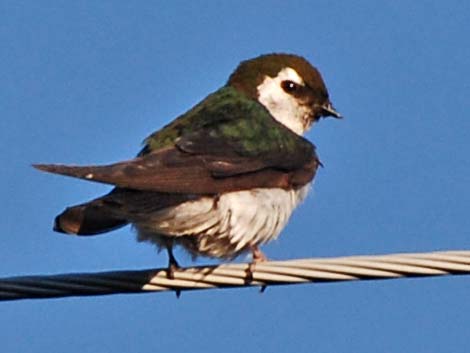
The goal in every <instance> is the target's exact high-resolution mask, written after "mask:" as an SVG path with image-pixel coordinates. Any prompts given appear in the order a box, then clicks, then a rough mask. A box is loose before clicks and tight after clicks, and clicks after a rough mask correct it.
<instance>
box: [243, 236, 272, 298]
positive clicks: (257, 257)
mask: <svg viewBox="0 0 470 353" xmlns="http://www.w3.org/2000/svg"><path fill="white" fill-rule="evenodd" d="M251 254H252V256H253V259H252V261H251V263H250V264H249V265H248V268H247V269H246V277H245V284H250V283H251V282H253V272H254V270H255V267H256V264H257V263H260V262H264V261H267V260H268V258H267V257H266V255H264V254H263V252H262V251H261V250H260V249H259V248H258V247H257V246H256V245H255V246H252V247H251ZM265 290H266V286H265V285H264V286H261V289H260V292H261V293H263V292H264V291H265Z"/></svg>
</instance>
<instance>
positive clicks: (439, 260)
mask: <svg viewBox="0 0 470 353" xmlns="http://www.w3.org/2000/svg"><path fill="white" fill-rule="evenodd" d="M463 274H470V251H439V252H430V253H416V254H391V255H370V256H348V257H337V258H318V259H298V260H289V261H266V262H260V263H256V264H255V265H254V266H251V272H250V264H247V263H241V264H238V263H228V264H222V265H217V266H199V267H189V268H182V269H179V270H177V271H175V272H174V277H173V278H172V279H170V278H168V276H167V271H166V269H153V270H140V271H114V272H100V273H78V274H60V275H49V276H21V277H9V278H3V279H0V300H3V301H4V300H17V299H33V298H54V297H70V296H92V295H107V294H119V293H148V292H159V291H170V290H173V291H176V293H177V294H179V293H180V292H181V291H185V290H196V289H213V288H235V287H248V286H259V287H261V288H265V287H266V286H273V285H281V284H300V283H309V282H314V283H316V282H338V281H354V280H372V279H393V278H403V277H429V276H446V275H463Z"/></svg>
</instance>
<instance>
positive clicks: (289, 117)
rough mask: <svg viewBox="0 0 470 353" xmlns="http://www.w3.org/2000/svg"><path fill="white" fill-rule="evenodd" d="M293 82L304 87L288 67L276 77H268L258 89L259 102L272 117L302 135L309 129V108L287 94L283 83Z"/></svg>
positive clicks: (301, 81) (293, 71)
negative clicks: (282, 85)
mask: <svg viewBox="0 0 470 353" xmlns="http://www.w3.org/2000/svg"><path fill="white" fill-rule="evenodd" d="M286 80H287V81H292V82H295V83H297V84H299V85H304V81H303V80H302V78H301V77H300V76H299V74H298V73H297V72H296V71H295V70H294V69H292V68H290V67H286V68H284V69H282V70H281V71H279V73H278V74H277V76H276V77H274V78H273V77H269V76H266V77H265V79H264V80H263V82H262V83H261V84H260V85H259V86H258V87H257V89H258V101H259V102H260V103H261V104H263V105H264V106H265V107H266V109H267V110H268V111H269V112H270V113H271V115H272V116H273V117H274V118H275V119H276V120H277V121H279V122H280V123H282V124H284V125H285V126H287V127H288V128H289V129H291V130H292V131H294V132H295V133H296V134H298V135H302V134H303V133H304V132H305V131H306V130H307V129H308V128H309V124H308V123H307V122H308V120H309V119H308V114H309V110H310V109H309V108H308V107H306V106H304V105H301V104H299V102H298V101H297V100H296V99H295V97H293V96H292V95H290V94H288V93H286V92H285V91H284V90H283V89H282V87H281V83H282V82H283V81H286Z"/></svg>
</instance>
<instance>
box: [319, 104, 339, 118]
mask: <svg viewBox="0 0 470 353" xmlns="http://www.w3.org/2000/svg"><path fill="white" fill-rule="evenodd" d="M321 109H322V115H323V116H325V117H326V116H332V117H333V118H336V119H342V118H343V116H342V115H341V114H340V113H338V112H337V111H336V110H335V108H333V105H332V104H331V103H330V102H328V103H325V104H323V105H322V106H321Z"/></svg>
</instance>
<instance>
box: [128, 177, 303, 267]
mask: <svg viewBox="0 0 470 353" xmlns="http://www.w3.org/2000/svg"><path fill="white" fill-rule="evenodd" d="M308 189H309V186H308V185H306V186H304V187H302V188H300V189H297V190H284V189H277V188H276V189H253V190H246V191H237V192H230V193H225V194H222V195H220V196H217V197H202V198H200V199H197V200H194V201H187V202H184V203H182V204H180V205H178V206H174V207H169V208H166V209H163V210H160V211H158V212H155V213H153V214H151V215H150V216H149V218H148V220H146V221H145V222H140V223H136V224H134V225H135V227H136V228H137V230H138V238H139V240H140V241H150V242H153V243H156V244H157V245H158V246H159V247H162V246H163V244H165V242H168V240H169V239H172V241H173V243H174V244H178V245H181V246H183V247H184V248H186V249H187V250H188V251H189V252H190V253H191V254H192V255H194V256H198V255H203V256H210V257H218V258H233V257H235V256H237V255H239V254H240V253H242V252H244V251H247V250H250V248H251V247H252V246H256V245H260V244H263V243H266V242H268V241H270V240H272V239H274V238H276V237H277V236H278V235H279V233H280V232H281V230H282V229H283V228H284V226H285V225H286V223H287V221H288V220H289V217H290V215H291V214H292V211H293V210H294V209H295V207H296V206H297V205H298V204H299V203H300V202H301V201H302V200H303V198H304V197H305V196H306V194H307V192H308Z"/></svg>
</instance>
